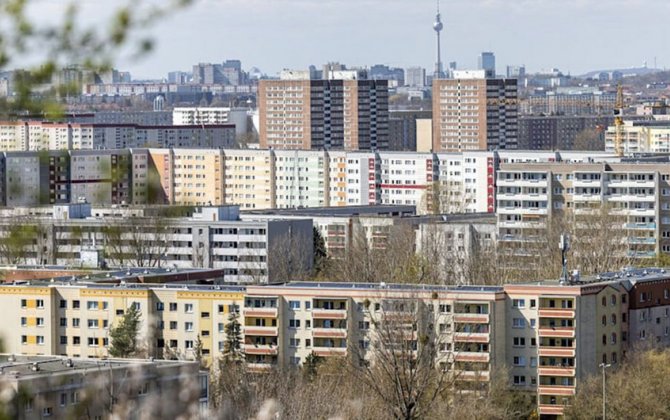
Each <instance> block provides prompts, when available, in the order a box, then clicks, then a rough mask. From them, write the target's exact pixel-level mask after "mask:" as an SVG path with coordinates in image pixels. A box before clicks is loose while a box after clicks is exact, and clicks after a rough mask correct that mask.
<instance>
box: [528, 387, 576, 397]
mask: <svg viewBox="0 0 670 420" xmlns="http://www.w3.org/2000/svg"><path fill="white" fill-rule="evenodd" d="M537 393H538V394H540V395H575V387H574V385H540V386H538V388H537Z"/></svg>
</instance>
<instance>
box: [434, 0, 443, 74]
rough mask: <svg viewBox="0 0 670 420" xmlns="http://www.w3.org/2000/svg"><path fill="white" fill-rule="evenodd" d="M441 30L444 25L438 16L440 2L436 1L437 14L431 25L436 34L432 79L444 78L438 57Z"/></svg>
mask: <svg viewBox="0 0 670 420" xmlns="http://www.w3.org/2000/svg"><path fill="white" fill-rule="evenodd" d="M442 28H444V25H443V24H442V18H441V15H440V0H437V14H436V15H435V23H433V30H434V31H435V33H436V34H437V54H436V55H437V61H436V62H435V72H434V73H433V79H441V78H442V77H443V76H444V73H443V71H442V57H441V55H440V31H442Z"/></svg>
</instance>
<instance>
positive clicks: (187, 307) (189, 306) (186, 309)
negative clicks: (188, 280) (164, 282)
mask: <svg viewBox="0 0 670 420" xmlns="http://www.w3.org/2000/svg"><path fill="white" fill-rule="evenodd" d="M184 312H186V313H187V314H192V313H193V304H192V303H185V304H184Z"/></svg>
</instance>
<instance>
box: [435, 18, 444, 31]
mask: <svg viewBox="0 0 670 420" xmlns="http://www.w3.org/2000/svg"><path fill="white" fill-rule="evenodd" d="M442 28H444V25H442V22H441V21H440V15H437V19H435V23H433V29H435V32H440V31H441V30H442Z"/></svg>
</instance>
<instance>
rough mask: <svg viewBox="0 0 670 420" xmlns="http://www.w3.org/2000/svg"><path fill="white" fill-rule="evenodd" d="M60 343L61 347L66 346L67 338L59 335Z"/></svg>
mask: <svg viewBox="0 0 670 420" xmlns="http://www.w3.org/2000/svg"><path fill="white" fill-rule="evenodd" d="M60 343H61V344H62V345H65V344H67V336H66V335H61V336H60Z"/></svg>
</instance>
